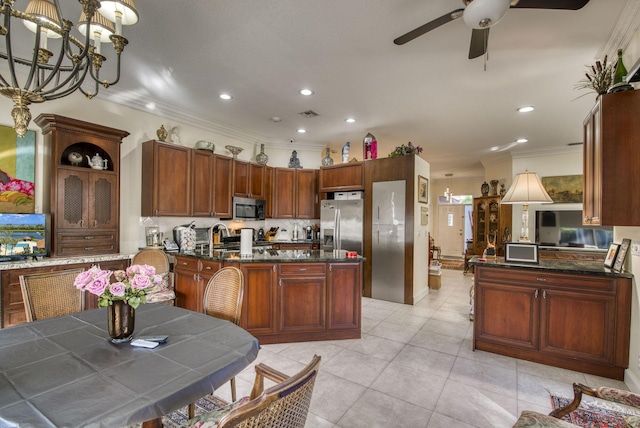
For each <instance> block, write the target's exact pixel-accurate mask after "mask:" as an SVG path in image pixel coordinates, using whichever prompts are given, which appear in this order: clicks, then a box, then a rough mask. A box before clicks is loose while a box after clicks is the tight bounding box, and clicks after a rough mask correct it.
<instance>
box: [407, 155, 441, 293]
mask: <svg viewBox="0 0 640 428" xmlns="http://www.w3.org/2000/svg"><path fill="white" fill-rule="evenodd" d="M414 158H415V160H416V161H415V174H416V177H415V180H416V182H415V183H416V185H415V189H413V190H414V192H416V198H414V203H413V213H414V215H413V231H414V232H413V235H414V237H413V301H414V302H417V301H419V300H420V299H422V298H423V297H424V296H426V295H427V294H429V266H428V264H427V257H428V254H429V233H430V232H432V230H433V224H434V223H433V217H432V213H433V212H434V211H435V209H434V208H433V207H434V206H435V207H437V206H438V205H437V195H434V194H433V192H432V191H431V189H429V203H428V204H426V205H425V204H421V203H419V202H418V198H417V188H418V175H421V176H423V177H425V178H426V179H427V180H428V179H429V177H430V175H431V165H430V164H429V163H428V162H427V161H425V160H424V159H422V158H421V157H419V156H414ZM429 182H431V180H429ZM434 201H435V202H436V203H435V204H434ZM425 207H426V208H427V209H428V211H429V216H428V221H427V224H426V225H422V224H421V222H420V220H421V216H420V210H421V209H422V208H425Z"/></svg>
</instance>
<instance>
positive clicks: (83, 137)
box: [35, 114, 129, 257]
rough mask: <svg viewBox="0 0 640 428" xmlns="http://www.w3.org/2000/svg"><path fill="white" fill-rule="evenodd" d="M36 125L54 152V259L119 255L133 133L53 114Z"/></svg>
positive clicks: (52, 165)
mask: <svg viewBox="0 0 640 428" xmlns="http://www.w3.org/2000/svg"><path fill="white" fill-rule="evenodd" d="M35 122H36V123H37V124H38V126H40V127H41V128H42V133H43V135H44V141H45V145H47V146H49V147H50V149H51V163H50V171H51V180H50V206H51V210H52V214H51V217H52V218H51V225H52V232H51V237H52V243H51V254H50V255H51V257H66V256H78V255H98V254H113V253H117V252H118V251H119V250H120V241H119V236H120V235H119V225H120V145H121V143H122V139H123V138H124V137H126V136H127V135H129V133H128V132H126V131H122V130H119V129H113V128H108V127H105V126H102V125H96V124H93V123H88V122H83V121H80V120H76V119H70V118H66V117H62V116H58V115H53V114H41V115H40V116H38V117H37V118H36V120H35ZM72 153H73V154H74V155H76V154H79V155H80V159H81V161H79V162H78V161H75V162H74V163H72V162H71V160H70V154H72ZM94 159H95V160H96V162H93V160H94ZM90 160H91V162H90ZM98 160H99V161H98ZM92 164H93V167H92Z"/></svg>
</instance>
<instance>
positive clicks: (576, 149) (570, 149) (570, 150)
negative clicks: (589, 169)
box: [511, 144, 582, 159]
mask: <svg viewBox="0 0 640 428" xmlns="http://www.w3.org/2000/svg"><path fill="white" fill-rule="evenodd" d="M578 153H579V154H580V155H581V156H582V144H580V145H576V146H561V147H547V148H543V149H531V150H518V151H517V152H512V153H511V157H512V158H513V159H522V158H530V157H536V156H554V155H561V154H578Z"/></svg>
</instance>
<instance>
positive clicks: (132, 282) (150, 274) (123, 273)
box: [73, 265, 162, 308]
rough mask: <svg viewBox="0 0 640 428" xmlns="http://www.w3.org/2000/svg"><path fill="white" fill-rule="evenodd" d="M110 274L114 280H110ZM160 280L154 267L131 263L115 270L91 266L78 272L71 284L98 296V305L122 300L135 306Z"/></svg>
mask: <svg viewBox="0 0 640 428" xmlns="http://www.w3.org/2000/svg"><path fill="white" fill-rule="evenodd" d="M112 275H113V277H114V278H115V282H111V276H112ZM161 282H162V275H156V268H155V267H153V266H149V265H131V266H129V267H128V268H127V269H126V270H117V271H115V272H112V271H110V270H102V269H100V267H98V266H92V267H91V269H88V270H86V271H84V272H82V273H81V274H79V275H78V276H77V277H76V279H75V281H74V283H73V285H75V286H76V287H77V288H78V289H80V290H85V291H88V292H89V293H91V294H95V295H96V296H98V306H99V307H106V306H109V305H111V304H112V303H113V301H114V300H124V301H125V302H126V303H127V304H129V305H130V306H131V307H133V308H137V307H138V306H139V305H140V303H145V302H146V301H147V297H146V294H147V292H148V291H149V290H150V289H151V288H152V287H153V286H155V285H158V284H160V283H161Z"/></svg>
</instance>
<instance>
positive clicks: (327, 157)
mask: <svg viewBox="0 0 640 428" xmlns="http://www.w3.org/2000/svg"><path fill="white" fill-rule="evenodd" d="M325 153H326V155H325V157H324V158H323V159H322V166H329V165H333V159H331V149H329V148H328V147H327V150H326V151H325Z"/></svg>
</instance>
